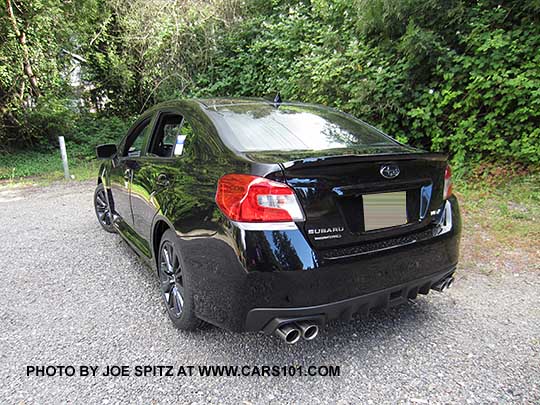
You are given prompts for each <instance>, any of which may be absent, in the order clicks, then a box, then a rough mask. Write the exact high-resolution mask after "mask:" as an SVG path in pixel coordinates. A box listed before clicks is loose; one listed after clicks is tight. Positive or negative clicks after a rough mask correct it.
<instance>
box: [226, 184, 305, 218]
mask: <svg viewBox="0 0 540 405" xmlns="http://www.w3.org/2000/svg"><path fill="white" fill-rule="evenodd" d="M216 203H217V205H218V207H219V209H220V210H221V211H222V212H223V213H224V214H225V215H226V216H227V217H229V218H230V219H232V220H233V221H238V222H290V221H303V220H304V215H303V214H302V210H301V209H300V205H299V204H298V200H297V199H296V195H295V194H294V191H293V190H292V189H291V188H290V187H289V186H287V185H286V184H283V183H278V182H276V181H272V180H269V179H266V178H264V177H257V176H251V175H247V174H227V175H225V176H223V177H222V178H220V179H219V181H218V187H217V193H216Z"/></svg>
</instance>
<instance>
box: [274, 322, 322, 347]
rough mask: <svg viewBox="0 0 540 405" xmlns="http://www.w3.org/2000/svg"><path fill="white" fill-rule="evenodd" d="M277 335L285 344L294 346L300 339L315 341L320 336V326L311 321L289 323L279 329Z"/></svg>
mask: <svg viewBox="0 0 540 405" xmlns="http://www.w3.org/2000/svg"><path fill="white" fill-rule="evenodd" d="M275 334H276V335H277V336H279V337H280V338H281V340H283V341H284V342H285V343H287V344H289V345H293V344H295V343H296V342H298V341H299V340H300V338H304V339H305V340H313V339H315V338H316V337H317V335H318V334H319V326H318V325H317V324H316V323H313V322H309V321H301V322H294V323H288V324H285V325H283V326H280V327H279V328H277V329H276V331H275Z"/></svg>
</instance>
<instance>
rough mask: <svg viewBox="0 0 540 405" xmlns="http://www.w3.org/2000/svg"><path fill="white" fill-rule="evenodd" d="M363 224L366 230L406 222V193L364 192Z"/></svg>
mask: <svg viewBox="0 0 540 405" xmlns="http://www.w3.org/2000/svg"><path fill="white" fill-rule="evenodd" d="M362 200H363V201H364V226H365V230H366V231H371V230H373V229H381V228H389V227H391V226H397V225H403V224H406V223H407V193H406V192H405V191H399V192H395V193H382V194H365V195H363V196H362Z"/></svg>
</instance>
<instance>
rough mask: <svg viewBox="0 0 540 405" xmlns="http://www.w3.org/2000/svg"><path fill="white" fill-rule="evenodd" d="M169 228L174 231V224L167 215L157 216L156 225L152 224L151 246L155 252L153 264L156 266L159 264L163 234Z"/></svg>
mask: <svg viewBox="0 0 540 405" xmlns="http://www.w3.org/2000/svg"><path fill="white" fill-rule="evenodd" d="M169 229H171V230H173V231H174V226H173V225H172V224H171V223H170V221H169V220H167V219H166V218H165V217H157V218H155V219H154V225H153V226H152V237H151V248H152V254H153V264H154V265H155V266H156V268H157V266H158V263H157V261H158V251H159V243H160V242H161V238H162V237H163V234H164V233H165V232H167V231H168V230H169Z"/></svg>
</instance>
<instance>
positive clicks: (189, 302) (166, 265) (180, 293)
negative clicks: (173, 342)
mask: <svg viewBox="0 0 540 405" xmlns="http://www.w3.org/2000/svg"><path fill="white" fill-rule="evenodd" d="M175 242H176V234H175V233H174V232H173V231H171V230H170V229H169V230H168V231H166V232H165V233H164V234H163V237H162V238H161V242H160V244H159V251H158V262H157V265H158V277H159V284H160V290H161V297H162V298H163V303H164V305H165V309H166V310H167V314H168V315H169V318H170V319H171V321H172V323H173V325H174V326H175V327H176V328H178V329H181V330H195V329H198V328H201V327H203V326H204V325H205V322H204V321H202V320H200V319H199V318H197V317H196V316H195V305H194V301H193V291H192V290H191V288H190V278H189V273H188V271H187V269H185V268H183V266H182V261H181V259H180V255H179V253H178V249H177V246H176V243H175Z"/></svg>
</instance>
